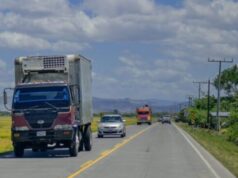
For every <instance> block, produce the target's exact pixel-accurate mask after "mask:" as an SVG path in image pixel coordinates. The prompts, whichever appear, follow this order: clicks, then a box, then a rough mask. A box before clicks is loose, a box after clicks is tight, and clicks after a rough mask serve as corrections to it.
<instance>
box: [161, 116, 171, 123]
mask: <svg viewBox="0 0 238 178" xmlns="http://www.w3.org/2000/svg"><path fill="white" fill-rule="evenodd" d="M161 122H162V124H164V123H168V124H171V117H170V116H163V117H162V119H161Z"/></svg>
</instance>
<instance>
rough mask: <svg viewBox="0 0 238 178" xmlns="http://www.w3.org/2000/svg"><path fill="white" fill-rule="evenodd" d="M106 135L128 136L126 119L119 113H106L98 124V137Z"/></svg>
mask: <svg viewBox="0 0 238 178" xmlns="http://www.w3.org/2000/svg"><path fill="white" fill-rule="evenodd" d="M105 135H119V136H121V137H125V136H126V126H125V123H124V120H123V118H122V116H121V115H119V114H108V115H104V116H103V117H102V118H101V120H100V123H99V124H98V138H102V137H104V136H105Z"/></svg>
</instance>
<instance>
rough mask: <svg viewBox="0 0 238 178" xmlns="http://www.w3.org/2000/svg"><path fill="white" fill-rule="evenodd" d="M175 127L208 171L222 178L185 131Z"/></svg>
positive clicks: (217, 177)
mask: <svg viewBox="0 0 238 178" xmlns="http://www.w3.org/2000/svg"><path fill="white" fill-rule="evenodd" d="M173 125H174V126H175V128H176V129H177V130H178V131H179V132H180V133H181V135H182V136H183V137H184V138H185V140H186V141H187V142H188V143H189V144H190V146H191V147H192V148H193V149H194V151H195V152H196V153H197V154H198V156H199V157H200V158H201V160H202V161H203V162H204V163H205V164H206V166H207V167H208V169H209V170H210V171H211V172H212V174H213V175H214V176H215V177H216V178H220V176H219V175H218V174H217V173H216V171H215V170H214V169H213V168H212V166H211V164H210V163H209V162H208V161H207V160H206V159H205V158H204V156H203V155H202V154H201V152H200V151H199V150H198V149H197V147H196V146H195V145H194V144H193V143H192V142H191V141H190V140H189V138H188V137H187V136H186V135H185V134H184V133H183V131H182V130H181V129H180V128H179V127H178V126H176V125H175V124H173Z"/></svg>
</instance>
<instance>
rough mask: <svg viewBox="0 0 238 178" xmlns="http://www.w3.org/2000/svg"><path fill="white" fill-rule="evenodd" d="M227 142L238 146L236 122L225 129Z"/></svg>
mask: <svg viewBox="0 0 238 178" xmlns="http://www.w3.org/2000/svg"><path fill="white" fill-rule="evenodd" d="M226 134H227V136H228V140H229V141H232V142H234V143H236V144H237V145H238V122H236V123H234V124H233V125H231V126H230V127H229V128H228V129H227V133H226Z"/></svg>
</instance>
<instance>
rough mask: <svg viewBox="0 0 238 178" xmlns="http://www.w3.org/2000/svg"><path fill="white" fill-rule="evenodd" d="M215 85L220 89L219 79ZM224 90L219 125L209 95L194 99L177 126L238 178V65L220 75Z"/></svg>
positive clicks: (182, 111)
mask: <svg viewBox="0 0 238 178" xmlns="http://www.w3.org/2000/svg"><path fill="white" fill-rule="evenodd" d="M213 85H214V86H215V87H216V88H218V76H217V77H216V78H215V79H214V81H213ZM221 89H222V90H223V92H224V93H225V94H226V95H225V96H222V97H221V104H220V112H223V117H220V125H219V124H218V121H217V119H216V117H215V116H214V113H216V105H217V99H216V97H215V96H208V95H206V96H203V97H202V98H200V99H195V100H194V101H193V102H192V103H191V104H190V106H189V107H187V108H185V109H183V110H181V111H180V112H179V117H178V119H177V120H176V121H181V122H183V123H179V124H178V125H179V126H181V127H182V128H183V129H184V130H186V131H187V132H188V133H189V134H191V135H192V136H193V137H194V138H195V139H196V140H197V141H198V142H199V143H201V144H202V145H203V146H204V147H205V148H206V149H207V150H208V151H210V152H211V153H212V154H213V155H214V156H215V157H216V158H217V159H218V160H220V161H221V162H222V163H223V164H224V165H225V166H226V167H227V168H228V169H229V170H230V171H232V172H233V173H234V174H235V175H236V176H237V177H238V66H237V65H234V66H233V67H231V68H228V69H226V70H224V71H223V72H222V73H221ZM208 99H209V100H210V103H209V105H208ZM208 111H210V112H208ZM212 112H213V114H212ZM218 126H219V127H218ZM218 130H219V131H218Z"/></svg>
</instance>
